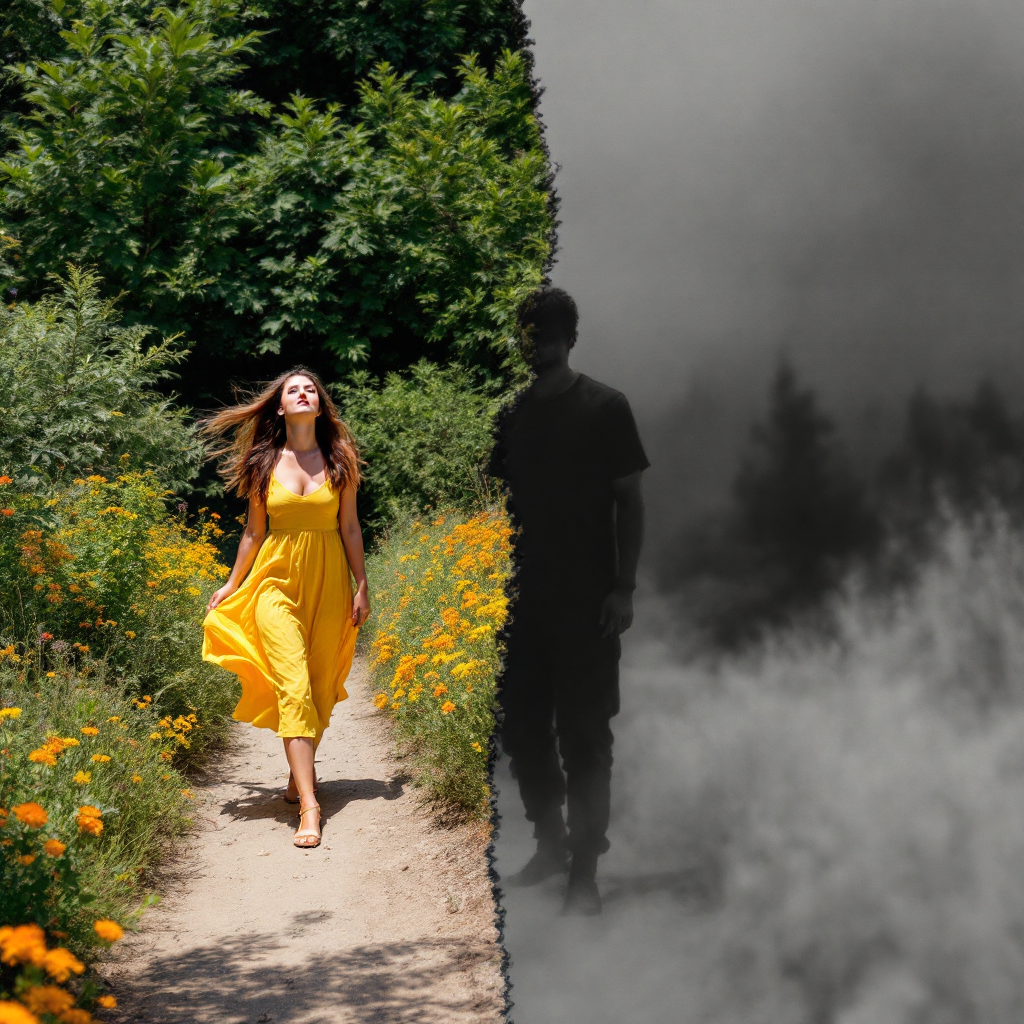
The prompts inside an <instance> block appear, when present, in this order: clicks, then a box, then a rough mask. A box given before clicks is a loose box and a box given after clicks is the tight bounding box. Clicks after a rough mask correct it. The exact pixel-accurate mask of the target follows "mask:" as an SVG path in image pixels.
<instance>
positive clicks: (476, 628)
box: [361, 511, 512, 817]
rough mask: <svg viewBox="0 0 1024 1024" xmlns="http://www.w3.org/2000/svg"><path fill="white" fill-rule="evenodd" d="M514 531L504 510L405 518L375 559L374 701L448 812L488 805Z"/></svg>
mask: <svg viewBox="0 0 1024 1024" xmlns="http://www.w3.org/2000/svg"><path fill="white" fill-rule="evenodd" d="M511 532H512V531H511V529H510V527H509V525H508V521H507V519H506V518H505V516H504V515H503V514H502V513H499V512H496V511H484V512H478V513H477V514H476V515H474V516H472V517H469V518H467V517H465V516H461V515H458V514H454V515H452V514H447V515H446V514H442V515H439V516H437V517H436V518H434V519H432V520H420V519H412V520H406V521H405V522H404V523H403V524H401V525H400V526H397V527H395V528H394V529H393V530H392V531H391V532H390V533H389V534H388V536H387V537H386V538H385V540H384V543H383V544H382V545H381V547H380V549H379V551H378V552H377V553H376V554H375V555H374V556H372V557H371V559H370V562H369V577H370V580H371V584H372V586H373V606H374V615H373V617H372V618H371V620H370V625H369V628H368V629H364V631H363V633H362V635H361V643H362V644H364V645H365V650H366V653H367V654H368V656H369V659H370V672H371V679H372V682H373V684H374V686H375V687H376V689H377V694H376V696H375V698H374V703H375V704H376V706H377V708H378V709H379V710H380V711H382V712H384V713H385V714H388V715H390V716H391V718H392V719H393V720H394V722H395V725H396V728H397V732H398V736H399V739H400V740H401V742H402V745H403V746H404V748H405V752H406V753H407V755H408V756H409V758H410V761H411V764H412V765H413V768H414V782H415V784H417V785H419V786H422V787H424V788H425V789H426V791H427V794H428V796H429V797H430V798H431V800H433V801H434V803H435V805H436V807H437V809H438V811H439V813H440V814H441V815H442V816H443V817H466V816H474V817H482V816H485V815H486V814H487V809H488V795H489V789H488V785H487V758H488V745H489V742H490V737H491V733H492V731H493V729H494V701H495V674H496V672H497V669H498V657H499V649H498V645H497V643H496V639H495V637H496V633H497V631H498V629H500V627H501V625H502V623H503V622H504V621H505V616H506V606H507V601H506V598H505V589H504V588H505V581H506V579H507V578H508V573H509V538H510V536H511Z"/></svg>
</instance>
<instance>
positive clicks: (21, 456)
mask: <svg viewBox="0 0 1024 1024" xmlns="http://www.w3.org/2000/svg"><path fill="white" fill-rule="evenodd" d="M53 280H54V281H55V283H56V285H57V292H56V294H54V295H52V296H50V297H48V298H44V299H41V300H40V301H39V302H36V303H32V304H30V303H18V304H12V305H11V306H10V307H7V308H5V307H2V306H0V418H2V421H3V428H2V430H0V473H5V474H8V475H14V476H18V478H19V480H20V481H21V482H22V483H38V482H40V481H51V482H52V481H54V480H59V479H67V478H70V477H75V476H85V475H86V474H87V473H112V471H113V470H114V469H115V468H116V467H118V466H119V465H121V463H120V462H119V459H120V457H121V456H123V455H126V454H127V455H129V456H130V457H131V461H132V465H133V466H135V467H137V468H140V469H142V468H147V469H151V470H152V471H153V472H154V473H155V474H156V476H157V477H158V479H159V480H160V482H161V483H162V484H163V486H166V487H172V488H177V487H182V486H184V485H185V484H186V483H187V482H188V481H189V480H191V479H192V478H193V477H194V476H195V474H196V472H197V471H198V468H199V463H200V460H201V457H202V449H201V447H200V444H199V441H198V438H197V435H196V430H195V427H194V426H193V425H192V424H190V423H189V421H188V419H187V415H186V412H185V410H183V409H180V408H176V407H175V406H173V405H172V403H171V402H170V400H169V399H167V398H166V397H165V396H163V395H161V394H158V393H157V392H156V390H155V388H156V386H157V385H158V384H159V383H160V382H162V381H165V380H167V379H168V378H169V377H172V376H173V373H172V371H171V367H172V366H174V365H175V364H176V363H179V362H180V361H181V360H182V359H184V358H185V355H186V354H187V353H186V350H185V349H183V348H181V347H180V346H179V345H178V344H177V341H176V339H174V338H167V339H164V340H163V341H162V342H160V343H158V344H155V345H150V346H149V347H147V346H146V345H145V340H146V337H147V336H148V335H149V333H150V331H149V329H148V328H146V327H130V328H125V327H120V326H119V325H118V321H119V316H118V314H117V312H116V310H115V302H114V301H113V300H105V299H102V298H101V297H100V293H99V285H100V281H99V278H98V277H97V276H96V274H94V273H92V272H90V271H84V270H80V269H78V268H76V267H70V268H69V269H68V275H67V277H66V278H63V279H61V278H56V277H54V278H53Z"/></svg>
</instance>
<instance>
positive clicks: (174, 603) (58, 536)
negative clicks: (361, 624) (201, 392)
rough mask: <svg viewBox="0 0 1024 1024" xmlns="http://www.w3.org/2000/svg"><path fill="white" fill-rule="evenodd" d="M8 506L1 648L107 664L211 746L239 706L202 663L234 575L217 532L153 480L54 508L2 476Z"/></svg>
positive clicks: (0, 521)
mask: <svg viewBox="0 0 1024 1024" xmlns="http://www.w3.org/2000/svg"><path fill="white" fill-rule="evenodd" d="M0 505H2V506H3V507H2V508H0V641H3V642H6V643H7V644H8V645H9V646H11V645H13V646H12V648H11V649H12V651H15V652H17V653H18V654H19V656H22V657H29V656H31V657H32V658H42V659H43V660H44V661H45V660H46V659H49V658H52V657H57V658H58V659H59V658H65V659H68V660H69V662H72V663H74V664H76V665H82V664H87V663H89V662H91V661H93V660H100V659H101V660H102V661H103V663H104V665H105V672H106V673H107V675H108V676H109V677H110V678H111V679H112V680H116V682H117V684H118V685H120V686H124V687H126V688H127V689H128V690H129V691H130V692H132V693H134V694H136V695H141V694H143V693H150V694H157V693H159V694H160V695H161V696H160V698H159V701H158V703H159V705H160V707H161V709H162V711H163V712H165V713H171V714H172V715H173V716H177V715H181V714H185V715H187V714H189V713H191V712H193V711H199V712H200V713H201V715H202V718H203V725H204V728H206V730H207V732H206V733H204V742H205V741H206V739H212V738H213V737H214V736H215V735H216V733H217V732H218V730H219V729H220V728H222V722H223V718H224V716H225V715H226V714H227V713H228V712H229V711H230V709H231V706H232V703H233V701H234V696H235V691H234V686H233V682H232V681H231V680H230V679H229V677H228V676H226V675H225V674H224V673H223V672H221V671H219V670H218V669H217V668H215V667H214V666H212V665H209V664H207V663H205V662H204V661H203V660H202V658H201V654H200V652H201V648H202V620H203V616H204V614H205V602H206V599H207V598H208V596H209V593H210V592H211V591H212V590H213V589H214V588H215V587H216V586H217V585H218V583H219V582H220V581H221V580H222V579H223V577H224V576H225V575H226V572H227V570H226V568H225V567H224V566H222V565H220V563H219V561H218V555H217V550H216V548H215V547H214V546H213V540H214V539H216V537H217V535H218V534H219V533H220V530H219V528H218V527H217V525H216V522H215V521H214V520H212V519H210V520H207V521H205V522H203V523H202V524H201V525H199V526H198V527H189V526H187V525H186V524H185V523H184V522H183V521H182V520H181V519H180V518H175V517H173V516H171V515H170V514H169V513H168V512H167V511H166V509H165V506H164V503H163V494H162V492H161V491H160V490H158V489H157V487H156V481H155V479H154V477H153V476H152V474H149V473H123V474H121V475H120V476H118V477H117V478H116V479H115V480H113V481H108V480H106V479H105V478H104V477H101V476H99V475H93V476H91V477H88V478H86V479H84V480H82V479H78V480H76V481H75V482H74V483H73V484H72V485H71V486H70V487H68V488H67V489H64V490H59V491H57V492H56V493H55V494H54V496H53V497H51V498H48V499H44V497H43V496H42V495H39V494H37V493H35V492H33V491H26V490H19V489H18V488H17V487H16V486H15V485H14V484H13V483H11V482H10V478H8V477H0ZM0 646H2V643H0ZM200 745H201V746H202V745H203V744H200Z"/></svg>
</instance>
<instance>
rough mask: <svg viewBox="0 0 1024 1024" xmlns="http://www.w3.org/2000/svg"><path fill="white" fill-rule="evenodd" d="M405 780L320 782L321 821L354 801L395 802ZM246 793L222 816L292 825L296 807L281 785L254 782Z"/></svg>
mask: <svg viewBox="0 0 1024 1024" xmlns="http://www.w3.org/2000/svg"><path fill="white" fill-rule="evenodd" d="M406 781H408V780H407V777H406V776H402V775H400V776H397V777H396V778H393V779H391V780H389V781H382V780H381V779H332V780H330V781H326V782H324V781H321V782H320V789H319V791H318V792H317V800H318V801H319V803H320V820H321V822H322V823H326V822H328V821H330V819H331V818H332V817H334V815H335V814H340V813H341V812H342V811H343V810H344V809H345V808H346V807H347V806H348V805H349V804H350V803H352V802H353V801H355V800H397V799H398V798H399V797H400V796H401V795H402V794H403V793H404V792H405V785H404V784H405V782H406ZM243 786H244V788H245V793H244V794H243V795H242V796H239V797H236V798H235V799H234V800H228V801H227V802H226V803H225V804H224V805H223V810H222V811H221V813H222V814H228V815H230V816H231V817H232V818H242V819H245V820H247V821H259V820H262V819H266V818H271V819H273V820H274V821H277V822H280V823H281V824H291V823H294V821H295V816H296V814H297V812H298V805H297V804H291V803H287V802H286V801H285V799H284V785H277V786H267V785H261V784H259V783H255V782H247V783H243Z"/></svg>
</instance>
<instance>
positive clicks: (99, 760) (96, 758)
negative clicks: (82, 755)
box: [92, 754, 110, 764]
mask: <svg viewBox="0 0 1024 1024" xmlns="http://www.w3.org/2000/svg"><path fill="white" fill-rule="evenodd" d="M92 759H93V760H94V761H95V762H96V763H97V764H103V763H104V762H105V761H109V760H110V755H109V754H93V755H92Z"/></svg>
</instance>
